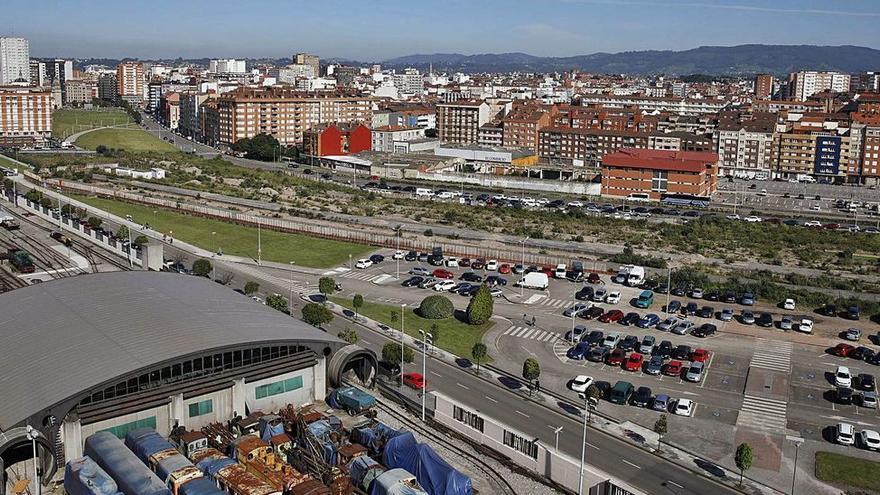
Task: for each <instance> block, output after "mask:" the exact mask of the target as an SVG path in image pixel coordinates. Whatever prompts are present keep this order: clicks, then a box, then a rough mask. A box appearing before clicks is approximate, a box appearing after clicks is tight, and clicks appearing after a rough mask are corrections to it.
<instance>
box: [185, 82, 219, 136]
mask: <svg viewBox="0 0 880 495" xmlns="http://www.w3.org/2000/svg"><path fill="white" fill-rule="evenodd" d="M210 97H211V95H210V94H208V93H198V92H195V91H186V92H183V93H180V99H179V102H180V118H179V120H178V124H177V128H178V130H179V131H180V133H181V134H182V135H184V136H187V137H191V138H193V139H197V140H201V136H202V134H203V132H202V116H201V113H202V109H203V105H204V103H205V102H206V101H207V100H208V98H210Z"/></svg>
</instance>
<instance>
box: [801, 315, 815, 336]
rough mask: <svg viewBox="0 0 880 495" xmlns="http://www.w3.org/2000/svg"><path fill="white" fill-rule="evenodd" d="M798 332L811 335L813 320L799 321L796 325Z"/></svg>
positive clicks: (804, 319)
mask: <svg viewBox="0 0 880 495" xmlns="http://www.w3.org/2000/svg"><path fill="white" fill-rule="evenodd" d="M798 331H799V332H803V333H813V320H811V319H809V318H803V319H801V322H800V323H799V324H798Z"/></svg>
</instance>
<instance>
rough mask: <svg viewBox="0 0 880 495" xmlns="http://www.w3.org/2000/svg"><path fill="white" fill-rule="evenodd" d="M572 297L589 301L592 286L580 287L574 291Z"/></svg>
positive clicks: (591, 294)
mask: <svg viewBox="0 0 880 495" xmlns="http://www.w3.org/2000/svg"><path fill="white" fill-rule="evenodd" d="M574 298H575V299H577V300H578V301H589V300H590V299H592V298H593V288H592V287H590V286H589V285H585V286H583V287H581V289H580V290H579V291H577V292H575V293H574Z"/></svg>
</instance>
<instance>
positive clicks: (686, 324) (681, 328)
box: [672, 320, 694, 335]
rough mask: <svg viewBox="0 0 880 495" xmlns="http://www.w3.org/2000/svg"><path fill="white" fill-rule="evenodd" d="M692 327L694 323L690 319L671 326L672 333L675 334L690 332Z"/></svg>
mask: <svg viewBox="0 0 880 495" xmlns="http://www.w3.org/2000/svg"><path fill="white" fill-rule="evenodd" d="M692 328H694V323H693V322H692V321H688V320H684V321H681V322H679V323H678V324H677V325H675V326H674V327H672V333H674V334H676V335H684V334H686V333H688V332H690V331H691V329H692Z"/></svg>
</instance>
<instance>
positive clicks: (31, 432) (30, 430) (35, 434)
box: [27, 425, 43, 495]
mask: <svg viewBox="0 0 880 495" xmlns="http://www.w3.org/2000/svg"><path fill="white" fill-rule="evenodd" d="M27 437H28V438H29V439H30V441H31V447H32V448H33V451H34V493H35V494H37V495H40V493H41V492H42V490H43V485H42V483H41V482H40V472H39V464H38V462H39V458H38V457H37V438H39V437H40V431H39V430H37V429H36V428H34V427H33V426H31V425H27Z"/></svg>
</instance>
